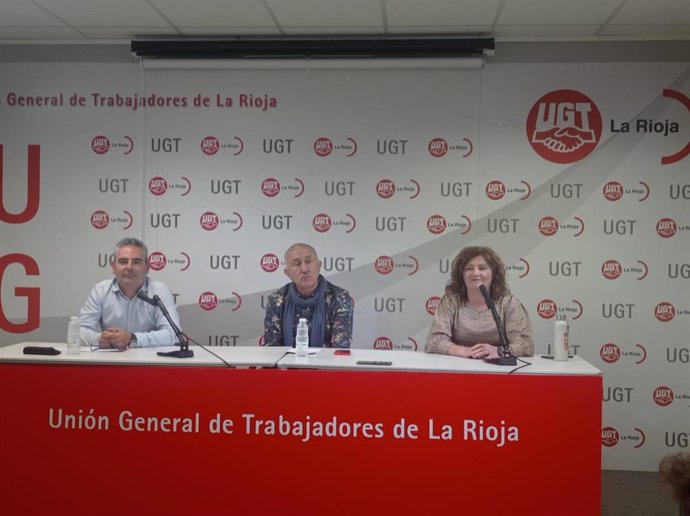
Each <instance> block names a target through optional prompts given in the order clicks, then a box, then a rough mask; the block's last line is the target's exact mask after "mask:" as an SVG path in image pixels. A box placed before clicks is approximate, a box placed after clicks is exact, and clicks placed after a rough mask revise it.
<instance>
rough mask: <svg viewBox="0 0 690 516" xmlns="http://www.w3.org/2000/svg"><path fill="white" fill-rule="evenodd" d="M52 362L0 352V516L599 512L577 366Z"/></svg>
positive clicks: (100, 356)
mask: <svg viewBox="0 0 690 516" xmlns="http://www.w3.org/2000/svg"><path fill="white" fill-rule="evenodd" d="M25 345H51V346H54V347H56V348H58V349H60V350H62V351H63V352H62V353H61V354H60V355H57V356H49V357H45V356H35V355H31V356H28V355H23V354H22V349H23V347H24V346H25ZM65 348H66V345H64V344H61V343H22V344H16V345H12V346H7V347H4V348H0V513H1V514H7V515H9V514H65V515H77V514H90V515H91V514H103V515H105V514H147V515H155V514H198V515H211V514H300V515H308V514H314V515H324V514H380V515H385V514H390V515H405V514H410V515H412V514H420V515H421V514H424V515H432V514H467V515H487V516H488V515H500V514H506V515H508V514H515V515H525V516H527V515H529V516H538V515H543V516H556V515H573V516H574V515H583V516H584V515H587V516H592V515H595V514H599V512H600V505H601V501H600V496H601V493H600V490H601V487H600V484H601V470H600V467H601V460H600V454H601V452H600V447H601V444H600V443H601V440H600V435H601V399H602V377H601V372H600V371H599V370H598V369H596V368H595V367H593V366H592V365H590V364H589V363H587V362H586V361H584V360H582V359H580V358H578V357H575V358H574V359H572V360H569V361H567V362H554V361H553V360H546V359H542V358H530V359H527V361H528V362H530V365H529V366H527V367H524V368H522V369H520V370H518V371H515V372H512V373H510V371H511V370H512V369H513V368H510V367H499V366H493V365H489V364H485V363H483V362H480V361H474V360H468V359H457V358H452V357H444V356H438V355H426V354H424V353H418V352H411V351H374V350H358V349H353V350H352V354H351V355H350V356H339V355H334V353H333V350H330V349H324V350H321V351H320V352H319V353H318V354H316V355H313V356H310V357H308V358H307V359H306V360H305V359H298V358H296V357H295V356H294V355H292V354H286V351H285V349H283V348H259V347H256V348H249V347H248V348H212V349H213V351H214V353H216V354H217V355H218V356H219V357H220V358H218V357H216V356H213V355H212V354H210V353H207V352H206V351H204V350H203V349H201V348H196V347H195V348H194V350H195V354H196V356H195V357H194V358H193V359H190V360H181V359H171V358H161V357H158V356H157V355H156V351H158V350H156V349H133V350H128V351H126V352H123V353H114V352H104V351H100V352H99V351H95V352H91V351H88V350H82V352H81V354H80V355H78V356H77V357H72V356H67V355H66V349H65ZM360 360H385V361H390V362H391V364H390V365H379V366H376V365H373V366H372V365H359V364H357V362H358V361H360Z"/></svg>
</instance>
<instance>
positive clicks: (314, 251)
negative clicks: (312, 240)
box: [285, 242, 319, 263]
mask: <svg viewBox="0 0 690 516" xmlns="http://www.w3.org/2000/svg"><path fill="white" fill-rule="evenodd" d="M296 247H306V248H307V249H309V250H311V252H312V253H314V258H316V259H317V260H318V259H319V255H318V254H317V253H316V249H314V248H313V247H312V246H310V245H309V244H305V243H302V242H297V243H296V244H292V245H291V246H290V247H288V249H287V251H285V263H287V255H288V254H290V251H292V250H293V249H295V248H296Z"/></svg>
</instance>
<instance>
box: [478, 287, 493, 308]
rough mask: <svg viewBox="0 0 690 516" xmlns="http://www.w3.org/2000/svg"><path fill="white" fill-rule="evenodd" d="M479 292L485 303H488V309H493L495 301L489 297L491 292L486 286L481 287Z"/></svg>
mask: <svg viewBox="0 0 690 516" xmlns="http://www.w3.org/2000/svg"><path fill="white" fill-rule="evenodd" d="M479 292H481V293H482V297H483V298H484V302H485V303H486V306H487V307H488V308H492V307H493V306H494V300H493V299H491V296H489V291H488V290H487V289H486V286H484V285H483V284H482V285H479Z"/></svg>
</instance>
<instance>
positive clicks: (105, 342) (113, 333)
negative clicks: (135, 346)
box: [98, 328, 132, 351]
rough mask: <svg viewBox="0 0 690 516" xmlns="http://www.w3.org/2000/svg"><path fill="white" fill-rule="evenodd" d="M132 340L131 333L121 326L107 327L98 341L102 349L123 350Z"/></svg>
mask: <svg viewBox="0 0 690 516" xmlns="http://www.w3.org/2000/svg"><path fill="white" fill-rule="evenodd" d="M131 340H132V334H131V333H129V332H128V331H127V330H123V329H122V328H108V329H107V330H105V331H104V332H103V333H101V336H100V337H99V339H98V341H99V343H100V345H101V348H103V349H118V350H120V351H124V350H125V349H127V345H128V344H129V342H130V341H131Z"/></svg>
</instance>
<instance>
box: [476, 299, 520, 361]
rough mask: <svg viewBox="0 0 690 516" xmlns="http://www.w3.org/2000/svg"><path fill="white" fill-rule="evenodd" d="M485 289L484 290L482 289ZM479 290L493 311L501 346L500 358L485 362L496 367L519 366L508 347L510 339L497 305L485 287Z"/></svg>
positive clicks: (499, 349) (499, 347) (489, 359)
mask: <svg viewBox="0 0 690 516" xmlns="http://www.w3.org/2000/svg"><path fill="white" fill-rule="evenodd" d="M482 287H483V288H482ZM479 290H480V292H481V294H482V296H483V297H484V301H486V305H487V306H488V307H489V309H490V310H491V315H492V317H493V318H494V323H496V329H497V330H498V339H499V340H500V341H501V344H500V345H499V346H498V357H497V358H485V359H484V362H487V363H489V364H495V365H507V366H514V365H517V359H516V358H515V356H513V352H512V351H510V347H509V346H508V337H506V333H505V330H504V329H503V324H501V318H500V317H499V315H498V312H497V311H496V304H495V303H494V302H493V300H492V299H491V298H490V297H489V293H488V292H487V290H486V287H484V285H481V286H480V287H479Z"/></svg>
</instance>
